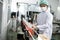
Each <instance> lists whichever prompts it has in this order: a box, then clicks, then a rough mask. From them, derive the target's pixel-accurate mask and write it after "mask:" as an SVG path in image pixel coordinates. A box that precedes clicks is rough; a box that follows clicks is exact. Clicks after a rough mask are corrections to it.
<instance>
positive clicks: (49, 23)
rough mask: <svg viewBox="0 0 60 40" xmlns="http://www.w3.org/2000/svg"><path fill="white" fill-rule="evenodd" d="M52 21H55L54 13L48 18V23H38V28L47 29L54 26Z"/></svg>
mask: <svg viewBox="0 0 60 40" xmlns="http://www.w3.org/2000/svg"><path fill="white" fill-rule="evenodd" d="M52 21H53V16H52V15H49V16H48V17H47V19H46V23H45V24H43V25H37V28H39V29H40V30H45V29H47V28H49V27H52V26H51V25H52Z"/></svg>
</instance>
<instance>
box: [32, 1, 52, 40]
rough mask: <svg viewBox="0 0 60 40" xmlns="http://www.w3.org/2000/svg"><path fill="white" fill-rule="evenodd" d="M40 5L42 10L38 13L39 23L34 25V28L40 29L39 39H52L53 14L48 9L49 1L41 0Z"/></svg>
mask: <svg viewBox="0 0 60 40" xmlns="http://www.w3.org/2000/svg"><path fill="white" fill-rule="evenodd" d="M39 6H40V7H41V10H42V12H41V13H39V14H38V15H37V25H33V26H32V27H33V29H36V28H38V29H39V35H38V38H39V37H40V39H38V40H50V39H51V36H52V28H53V27H52V21H53V15H52V14H51V13H50V11H48V2H47V1H46V0H41V1H40V4H39Z"/></svg>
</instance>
